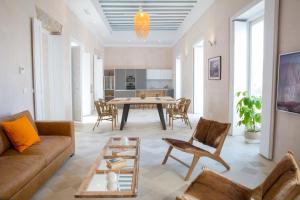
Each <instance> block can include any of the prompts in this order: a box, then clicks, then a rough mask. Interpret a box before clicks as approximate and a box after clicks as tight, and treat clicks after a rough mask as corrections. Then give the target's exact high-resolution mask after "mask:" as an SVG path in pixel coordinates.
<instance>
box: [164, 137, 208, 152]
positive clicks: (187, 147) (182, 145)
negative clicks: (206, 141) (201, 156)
mask: <svg viewBox="0 0 300 200" xmlns="http://www.w3.org/2000/svg"><path fill="white" fill-rule="evenodd" d="M163 140H164V141H166V142H167V143H168V144H169V145H171V146H173V147H175V148H179V149H181V150H183V151H185V152H189V151H190V152H195V151H197V152H199V151H200V152H202V153H209V152H208V151H206V150H204V149H201V148H200V147H197V146H194V145H193V144H191V143H189V142H186V141H182V140H177V139H172V138H163Z"/></svg>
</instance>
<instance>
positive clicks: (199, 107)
mask: <svg viewBox="0 0 300 200" xmlns="http://www.w3.org/2000/svg"><path fill="white" fill-rule="evenodd" d="M203 53H204V52H203V41H201V42H199V43H197V44H196V45H195V46H194V77H193V79H194V91H193V94H194V101H193V105H194V114H198V115H200V116H203Z"/></svg>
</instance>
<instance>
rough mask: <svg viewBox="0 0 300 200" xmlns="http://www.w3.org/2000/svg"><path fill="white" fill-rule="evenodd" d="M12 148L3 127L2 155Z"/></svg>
mask: <svg viewBox="0 0 300 200" xmlns="http://www.w3.org/2000/svg"><path fill="white" fill-rule="evenodd" d="M9 148H10V142H9V140H8V138H7V136H6V134H5V133H4V130H3V129H2V127H0V155H1V154H2V153H3V152H5V151H6V150H7V149H9Z"/></svg>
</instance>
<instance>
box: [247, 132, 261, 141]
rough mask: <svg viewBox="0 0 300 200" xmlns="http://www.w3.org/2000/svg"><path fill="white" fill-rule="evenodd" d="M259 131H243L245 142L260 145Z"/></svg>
mask: <svg viewBox="0 0 300 200" xmlns="http://www.w3.org/2000/svg"><path fill="white" fill-rule="evenodd" d="M260 136H261V133H260V131H257V132H253V131H245V142H246V143H250V144H259V143H260Z"/></svg>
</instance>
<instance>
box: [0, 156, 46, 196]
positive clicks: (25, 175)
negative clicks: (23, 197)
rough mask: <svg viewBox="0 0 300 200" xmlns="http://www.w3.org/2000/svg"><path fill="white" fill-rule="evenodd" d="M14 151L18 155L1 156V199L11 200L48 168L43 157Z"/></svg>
mask: <svg viewBox="0 0 300 200" xmlns="http://www.w3.org/2000/svg"><path fill="white" fill-rule="evenodd" d="M9 151H10V150H9ZM13 151H14V152H15V153H16V154H17V155H9V154H6V152H5V153H4V154H2V155H1V156H0V191H1V192H0V199H10V197H11V196H13V195H14V194H15V193H16V192H18V191H19V190H20V189H21V188H22V187H23V186H24V185H26V184H27V183H28V182H29V181H30V180H31V179H33V178H34V177H35V176H36V175H37V174H38V173H39V172H40V171H41V170H42V169H43V168H45V166H46V160H45V159H44V157H43V156H39V155H23V154H20V153H18V152H17V151H16V150H13Z"/></svg>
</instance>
